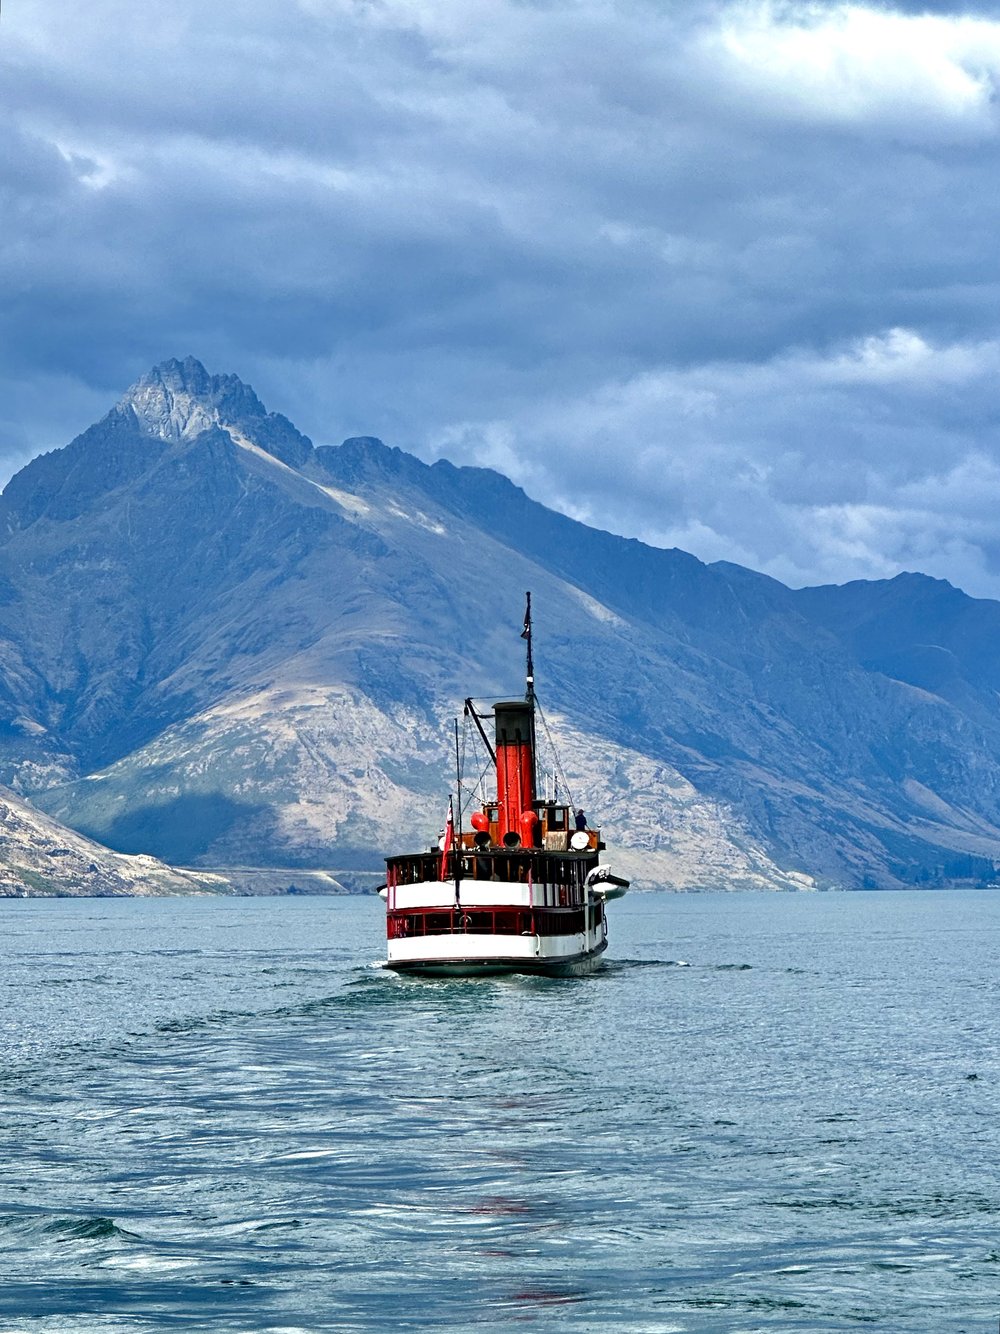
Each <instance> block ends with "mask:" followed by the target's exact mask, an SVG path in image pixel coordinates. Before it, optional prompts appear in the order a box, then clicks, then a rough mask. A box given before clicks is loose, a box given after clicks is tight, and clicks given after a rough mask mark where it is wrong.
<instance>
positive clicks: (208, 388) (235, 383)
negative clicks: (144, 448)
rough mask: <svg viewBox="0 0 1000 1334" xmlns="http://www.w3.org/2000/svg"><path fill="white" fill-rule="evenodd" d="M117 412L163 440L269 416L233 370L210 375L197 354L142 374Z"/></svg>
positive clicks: (181, 438)
mask: <svg viewBox="0 0 1000 1334" xmlns="http://www.w3.org/2000/svg"><path fill="white" fill-rule="evenodd" d="M116 411H118V412H119V413H123V414H131V415H133V416H134V418H135V420H136V422H137V423H138V425H139V427H140V429H141V430H143V431H144V432H145V433H147V434H149V435H154V436H157V437H159V438H160V439H161V440H169V441H176V440H185V439H190V438H191V437H193V436H196V435H198V434H200V433H201V432H202V431H207V430H209V429H210V428H211V427H213V426H229V425H235V424H237V423H239V422H241V421H243V420H245V419H246V418H248V417H249V418H254V417H259V418H266V417H267V413H266V412H265V410H264V406H263V404H262V403H261V401H260V399H259V398H258V397H257V395H256V394H255V393H254V391H253V390H252V389H251V388H250V386H249V385H246V384H244V383H243V381H242V380H240V379H239V378H238V377H237V376H235V375H209V373H208V371H206V369H205V367H204V366H203V365H202V364H201V362H200V361H198V360H197V359H196V358H195V357H185V358H184V360H183V361H178V360H177V359H176V358H171V359H170V360H169V361H164V362H162V363H161V364H160V365H159V366H154V367H153V369H152V370H150V371H147V373H146V374H145V375H143V376H141V377H140V379H138V380H137V381H136V382H135V384H134V385H132V387H131V388H130V389H128V390H127V391H126V393H125V394H124V395H123V397H122V398H121V400H120V401H119V403H118V405H117V408H116Z"/></svg>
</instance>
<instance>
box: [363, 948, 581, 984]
mask: <svg viewBox="0 0 1000 1334" xmlns="http://www.w3.org/2000/svg"><path fill="white" fill-rule="evenodd" d="M503 943H504V945H505V946H506V947H507V953H505V954H501V953H498V954H496V955H495V956H493V957H490V956H484V954H483V953H482V952H481V950H480V949H479V948H477V951H476V954H475V956H474V957H473V956H467V955H463V954H462V953H461V952H455V953H454V954H452V955H450V956H448V955H447V954H446V953H445V951H444V950H441V949H438V950H437V951H435V954H434V957H432V958H431V957H428V958H409V959H403V958H398V957H397V958H392V957H390V958H389V960H388V961H387V963H386V967H387V968H390V969H392V970H393V971H394V972H397V973H410V974H417V975H419V976H421V977H497V976H500V975H503V974H510V973H523V974H529V975H534V976H540V977H585V976H586V975H587V974H589V973H593V972H596V971H597V969H598V968H600V967H601V966H602V964H603V962H604V960H603V957H602V956H603V954H604V951H605V950H606V949H607V944H608V942H607V941H606V940H602V941H601V943H600V944H599V945H597V946H596V947H595V948H594V949H591V950H586V951H580V952H579V953H577V954H563V953H551V954H540V953H539V954H533V955H530V956H529V955H513V954H511V953H510V952H509V942H507V941H505V942H503ZM477 946H478V942H477Z"/></svg>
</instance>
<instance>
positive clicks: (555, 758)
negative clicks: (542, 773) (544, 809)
mask: <svg viewBox="0 0 1000 1334" xmlns="http://www.w3.org/2000/svg"><path fill="white" fill-rule="evenodd" d="M535 712H536V713H537V714H538V716H539V718H541V720H542V730H543V732H544V733H545V740H546V741H547V742H548V743H549V750H551V752H552V767H553V769H554V770H555V775H556V779H557V781H558V782H559V783H560V784H561V785H562V789H563V791H564V792H565V793H566V800H567V803H568V805H570V806H572V807H573V809H574V810H575V809H576V800H575V798H574V797H573V794H572V792H571V791H570V788H569V783H568V782H567V781H566V775H565V774H564V773H563V769H562V765H561V764H560V763H559V752H558V751H557V750H556V743H555V742H554V741H553V740H552V733H551V732H550V731H549V723H548V719H547V718H546V717H545V714H544V713H543V711H542V705H541V701H540V700H539V698H538V696H537V695H536V696H535Z"/></svg>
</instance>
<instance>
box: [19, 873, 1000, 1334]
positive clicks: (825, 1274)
mask: <svg viewBox="0 0 1000 1334" xmlns="http://www.w3.org/2000/svg"><path fill="white" fill-rule="evenodd" d="M383 918H384V913H383V909H382V906H381V904H380V902H379V901H378V900H377V899H286V900H259V899H258V900H253V899H250V900H236V901H233V900H223V901H218V900H204V901H192V900H132V901H127V900H103V901H101V900H82V901H81V900H76V901H65V900H63V901H31V900H27V901H25V900H22V901H10V900H8V901H3V902H0V933H2V934H0V939H2V942H3V947H2V955H3V970H2V982H0V997H2V1007H0V1025H2V1050H3V1067H2V1097H0V1127H2V1130H0V1134H2V1145H3V1157H2V1175H0V1194H2V1199H0V1330H2V1331H4V1334H11V1332H12V1331H26V1330H62V1331H73V1332H74V1334H76V1332H78V1331H89V1330H120V1331H129V1332H130V1334H131V1332H132V1331H142V1330H151V1329H156V1330H171V1329H189V1330H195V1329H196V1330H217V1331H257V1330H273V1331H288V1332H291V1331H307V1332H309V1334H312V1331H320V1330H344V1331H369V1330H371V1331H380V1330H439V1329H456V1330H462V1329H479V1328H482V1329H490V1330H504V1329H511V1330H519V1329H523V1328H525V1327H534V1328H539V1329H553V1330H568V1331H569V1330H572V1331H585V1330H595V1331H596V1330H601V1331H636V1332H637V1334H638V1332H639V1331H643V1332H648V1334H669V1332H670V1331H685V1332H687V1331H691V1332H692V1334H694V1332H696V1331H697V1332H702V1334H703V1332H705V1331H713V1332H714V1331H720V1332H721V1331H724V1332H725V1334H751V1332H754V1331H767V1332H768V1334H769V1332H770V1331H776V1330H780V1331H786V1330H787V1331H792V1330H797V1331H808V1332H809V1334H813V1332H814V1331H825V1330H856V1329H858V1328H863V1327H865V1326H871V1327H873V1328H875V1329H878V1330H883V1331H890V1332H891V1334H900V1332H904V1331H921V1334H941V1331H945V1330H947V1331H968V1334H973V1331H975V1334H980V1332H988V1334H994V1332H995V1331H996V1330H997V1327H998V1316H1000V1183H998V1171H997V1168H998V1162H1000V1060H998V1056H997V1048H996V1021H997V1008H998V1001H1000V970H998V967H997V939H998V927H1000V895H998V894H978V895H977V894H972V893H969V894H962V893H940V894H924V895H921V894H852V895H808V896H805V895H803V896H787V895H776V896H766V895H751V896H745V895H732V896H726V895H700V896H675V895H666V894H654V895H646V896H639V895H633V896H630V897H629V898H626V899H624V900H623V901H622V902H621V903H618V904H614V905H613V908H612V915H611V926H612V942H611V950H610V962H609V964H608V966H607V967H606V969H605V970H604V971H603V973H601V974H599V975H598V976H595V977H592V978H587V979H581V980H578V981H546V980H544V979H516V978H515V979H496V980H478V981H475V982H462V981H454V980H453V981H433V982H432V981H416V980H412V979H405V978H397V977H395V976H393V975H391V974H388V973H385V972H383V971H380V970H378V969H376V968H373V967H372V966H371V965H372V962H373V961H374V960H376V959H378V958H379V957H380V956H381V953H382V933H383Z"/></svg>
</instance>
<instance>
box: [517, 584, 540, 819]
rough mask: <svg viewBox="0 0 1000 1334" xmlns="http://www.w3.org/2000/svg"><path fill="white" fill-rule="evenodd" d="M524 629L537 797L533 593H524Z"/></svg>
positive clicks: (533, 783) (526, 692)
mask: <svg viewBox="0 0 1000 1334" xmlns="http://www.w3.org/2000/svg"><path fill="white" fill-rule="evenodd" d="M524 599H525V601H524V629H523V630H522V631H521V638H522V639H524V640H526V641H527V644H526V648H527V663H526V667H525V681H524V698H525V700H526V701H527V704H528V708H529V710H530V717H531V722H530V727H531V795H532V797H535V796H536V795H537V793H538V768H537V758H536V757H537V753H538V748H537V746H536V743H535V664H534V660H533V659H532V656H531V594H530V592H529V593H525V595H524Z"/></svg>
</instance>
